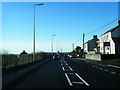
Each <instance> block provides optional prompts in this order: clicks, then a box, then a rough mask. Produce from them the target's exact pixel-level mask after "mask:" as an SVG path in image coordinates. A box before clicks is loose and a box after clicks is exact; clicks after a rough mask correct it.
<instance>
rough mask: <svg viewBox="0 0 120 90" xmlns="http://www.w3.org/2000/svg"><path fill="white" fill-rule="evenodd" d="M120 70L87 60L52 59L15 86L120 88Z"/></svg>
mask: <svg viewBox="0 0 120 90" xmlns="http://www.w3.org/2000/svg"><path fill="white" fill-rule="evenodd" d="M119 71H120V70H119V69H118V68H111V67H107V66H104V65H101V64H97V63H91V62H89V61H86V60H75V59H71V58H68V57H63V58H61V59H60V60H51V61H49V62H48V63H46V64H45V65H43V66H42V67H40V68H38V69H37V70H35V71H34V72H33V73H32V74H30V75H28V76H27V77H26V78H24V79H22V80H20V81H18V83H17V84H15V85H14V88H120V86H119V85H120V72H119Z"/></svg>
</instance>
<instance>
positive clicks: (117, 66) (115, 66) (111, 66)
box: [107, 65, 120, 68]
mask: <svg viewBox="0 0 120 90" xmlns="http://www.w3.org/2000/svg"><path fill="white" fill-rule="evenodd" d="M107 66H111V67H115V68H120V67H119V66H114V65H107Z"/></svg>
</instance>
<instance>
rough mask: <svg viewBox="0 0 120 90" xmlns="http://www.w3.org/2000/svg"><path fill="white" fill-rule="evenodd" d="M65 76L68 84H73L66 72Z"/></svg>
mask: <svg viewBox="0 0 120 90" xmlns="http://www.w3.org/2000/svg"><path fill="white" fill-rule="evenodd" d="M65 76H66V78H67V81H68V83H69V85H70V86H73V84H72V82H71V81H70V79H69V77H68V75H67V73H65Z"/></svg>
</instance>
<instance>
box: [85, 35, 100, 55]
mask: <svg viewBox="0 0 120 90" xmlns="http://www.w3.org/2000/svg"><path fill="white" fill-rule="evenodd" d="M98 40H99V39H98V38H97V35H93V39H91V40H88V41H87V42H86V43H84V52H86V53H91V52H95V48H96V47H97V44H96V42H97V41H98Z"/></svg>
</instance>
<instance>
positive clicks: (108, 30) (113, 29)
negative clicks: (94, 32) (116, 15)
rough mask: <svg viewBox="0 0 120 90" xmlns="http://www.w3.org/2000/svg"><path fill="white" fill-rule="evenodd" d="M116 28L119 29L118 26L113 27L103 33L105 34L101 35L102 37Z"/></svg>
mask: <svg viewBox="0 0 120 90" xmlns="http://www.w3.org/2000/svg"><path fill="white" fill-rule="evenodd" d="M118 27H119V26H116V27H114V28H112V29H110V30H108V31H107V32H105V33H104V34H102V35H105V34H106V33H109V32H112V31H114V30H116V29H117V28H118ZM102 35H101V36H102Z"/></svg>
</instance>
